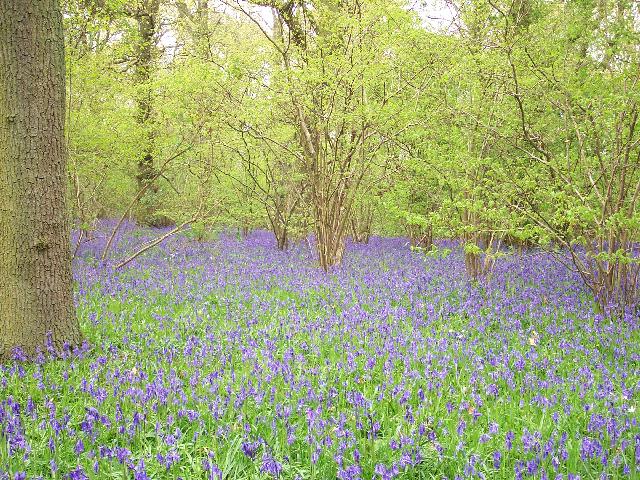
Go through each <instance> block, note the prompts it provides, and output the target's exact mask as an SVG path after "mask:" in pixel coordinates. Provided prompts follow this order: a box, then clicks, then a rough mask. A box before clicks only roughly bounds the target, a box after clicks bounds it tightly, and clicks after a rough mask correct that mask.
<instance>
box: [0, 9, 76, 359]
mask: <svg viewBox="0 0 640 480" xmlns="http://www.w3.org/2000/svg"><path fill="white" fill-rule="evenodd" d="M64 68H65V66H64V38H63V31H62V15H61V13H60V9H59V5H58V1H57V0H38V1H36V0H31V1H28V0H0V199H1V200H0V361H3V360H7V359H8V358H10V357H11V356H12V355H13V352H14V350H15V348H16V347H18V348H20V349H22V351H23V353H24V354H25V355H26V356H27V357H31V356H33V355H35V354H36V353H37V352H38V350H42V351H44V350H45V348H46V347H45V346H46V345H49V349H55V350H56V351H57V352H61V351H62V350H63V348H64V345H65V344H69V346H75V345H78V344H79V343H80V342H81V340H82V338H81V334H80V328H79V325H78V321H77V318H76V316H75V309H74V304H73V292H72V275H71V252H70V241H69V239H70V224H69V219H68V215H67V206H66V198H65V197H66V179H67V175H66V147H65V142H64V118H65V76H64V75H65V74H64V71H65V70H64Z"/></svg>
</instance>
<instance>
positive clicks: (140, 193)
mask: <svg viewBox="0 0 640 480" xmlns="http://www.w3.org/2000/svg"><path fill="white" fill-rule="evenodd" d="M189 150H191V147H187V148H185V149H183V150H180V151H179V152H178V153H176V154H175V155H172V156H171V157H169V158H168V159H167V160H165V161H164V163H163V164H162V166H161V167H160V169H159V170H158V172H157V173H156V174H155V175H154V176H153V178H151V180H150V181H148V182H147V183H146V184H145V185H144V187H142V188H141V189H140V190H139V191H138V194H137V195H136V196H135V197H134V198H133V200H132V201H131V203H130V204H129V206H128V207H127V208H126V209H125V211H124V212H123V213H122V216H121V217H120V220H118V223H117V224H116V226H115V227H114V228H113V231H112V232H111V235H110V236H109V240H107V244H106V245H105V246H104V250H102V255H101V256H100V260H101V261H103V262H104V261H105V260H106V259H107V254H108V253H109V249H110V248H111V244H112V243H113V239H114V238H115V236H116V233H118V230H120V227H121V226H122V223H123V222H124V219H125V218H127V215H129V212H130V211H131V209H132V208H133V207H134V205H135V204H136V203H138V201H139V200H140V199H141V198H142V197H143V195H144V194H145V193H146V192H147V190H148V189H149V188H150V187H151V185H152V184H153V182H155V181H156V180H157V179H158V178H159V177H160V176H161V175H162V174H163V173H164V169H165V167H166V166H167V165H168V164H169V162H171V161H172V160H174V159H176V158H178V157H179V156H181V155H182V154H183V153H186V152H188V151H189Z"/></svg>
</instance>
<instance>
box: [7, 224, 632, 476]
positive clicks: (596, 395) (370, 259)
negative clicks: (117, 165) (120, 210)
mask: <svg viewBox="0 0 640 480" xmlns="http://www.w3.org/2000/svg"><path fill="white" fill-rule="evenodd" d="M107 232H108V229H107V228H106V227H105V228H104V232H103V233H102V237H105V236H106V233H107ZM157 234H158V232H154V231H150V230H143V229H136V228H133V227H132V226H127V227H126V228H125V229H124V230H123V231H122V232H121V234H119V235H118V241H117V245H116V248H115V249H114V251H113V252H112V255H111V258H113V260H112V261H109V262H106V263H101V262H100V261H99V260H98V258H99V252H100V251H101V249H102V246H103V244H104V242H105V239H104V238H102V237H101V238H98V239H97V240H94V241H93V242H89V243H87V244H85V245H84V246H83V247H82V248H81V249H80V251H79V255H78V256H77V258H76V259H75V260H74V273H75V278H76V282H77V285H76V300H77V305H78V315H79V317H80V321H81V323H82V327H83V332H84V333H85V336H86V339H87V342H86V344H85V345H84V346H83V348H82V349H81V350H80V351H76V352H74V353H73V354H69V355H67V358H65V359H62V360H57V361H54V362H44V361H42V362H36V363H31V364H27V363H21V362H16V363H12V364H9V365H6V366H3V367H0V479H2V480H6V479H10V480H14V479H15V480H19V479H26V478H29V479H31V478H34V479H37V478H41V479H48V478H55V479H73V480H77V479H87V478H90V479H98V478H101V479H102V478H104V479H132V480H134V479H135V480H143V479H178V478H181V479H183V480H190V479H273V478H281V479H292V480H293V479H341V480H346V479H351V480H354V479H384V480H387V479H392V478H396V479H431V478H433V479H442V478H450V479H462V478H465V479H470V478H485V479H512V478H525V479H526V478H536V479H546V478H550V479H563V480H569V479H578V478H580V479H583V480H587V479H604V478H640V425H639V424H638V415H639V413H640V319H638V318H635V317H633V316H629V317H627V318H625V319H617V320H615V321H611V320H608V319H605V318H602V316H599V315H597V314H596V313H594V308H593V302H592V301H591V300H590V298H589V295H588V294H587V293H586V292H585V291H584V289H583V287H582V286H581V283H580V281H579V280H578V278H577V277H576V276H574V275H573V274H571V273H568V272H567V271H566V270H565V269H563V267H561V266H560V265H559V264H558V263H557V262H555V261H554V260H553V259H552V258H551V257H550V256H548V255H546V254H542V253H539V252H528V253H525V254H524V255H522V256H519V255H516V254H514V255H507V256H505V257H504V258H502V259H500V261H499V263H498V266H497V269H496V272H495V274H494V276H493V277H492V278H491V279H490V280H489V281H487V282H485V283H484V284H470V283H469V282H468V281H467V280H466V278H465V274H464V261H463V259H462V256H461V254H460V251H459V249H457V248H455V247H454V246H453V245H450V247H451V253H449V254H447V252H448V250H447V249H444V247H445V246H446V245H441V247H442V248H441V249H440V253H438V254H432V255H425V254H424V253H420V252H414V251H411V250H410V249H409V247H408V246H407V242H406V240H405V239H382V238H374V239H372V240H371V242H370V243H369V244H368V245H349V246H348V249H347V253H346V257H345V261H344V263H343V265H342V266H341V267H339V268H336V269H335V270H334V271H333V272H331V273H329V274H325V273H322V272H321V271H319V270H318V268H317V267H316V266H315V264H314V261H313V255H312V253H311V252H310V249H309V244H308V243H307V242H302V243H300V244H299V245H296V246H294V247H292V248H291V250H290V251H288V252H280V251H278V250H277V249H276V248H275V242H274V240H273V238H272V237H271V236H270V235H269V234H268V233H266V232H255V233H252V234H251V235H250V236H249V237H248V238H247V239H239V238H237V237H235V236H233V235H221V236H219V237H218V238H215V239H210V240H208V241H204V242H202V241H196V240H195V239H193V238H191V237H190V236H189V235H179V236H174V237H172V238H171V239H169V240H168V241H166V242H165V243H164V244H163V245H162V246H160V247H157V248H155V249H154V250H151V251H149V252H147V254H145V255H143V256H141V257H139V258H138V259H136V260H135V261H133V262H132V263H130V264H128V265H127V266H126V267H124V268H122V269H120V270H117V271H114V269H113V265H115V263H116V260H121V259H122V258H124V257H125V255H126V253H127V252H131V251H133V250H134V249H135V247H136V245H140V244H142V243H143V242H145V240H148V239H149V238H152V237H153V236H155V235H157Z"/></svg>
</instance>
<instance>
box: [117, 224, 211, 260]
mask: <svg viewBox="0 0 640 480" xmlns="http://www.w3.org/2000/svg"><path fill="white" fill-rule="evenodd" d="M196 220H198V216H195V217H193V218H191V219H190V220H187V221H186V222H183V223H181V224H180V225H178V226H177V227H174V228H173V229H171V230H170V231H168V232H167V233H165V234H164V235H162V236H161V237H158V238H156V239H155V240H153V241H152V242H149V243H147V244H146V245H143V246H142V247H141V248H140V249H139V250H138V251H137V252H135V253H134V254H132V255H131V256H130V257H129V258H127V259H126V260H123V261H122V262H120V263H119V264H118V265H116V266H115V270H118V269H120V268H122V267H124V266H125V265H127V264H128V263H129V262H131V261H132V260H134V259H135V258H137V257H139V256H140V255H142V254H143V253H144V252H146V251H147V250H149V249H150V248H153V247H155V246H156V245H158V244H159V243H162V242H163V241H165V240H166V239H167V238H169V237H170V236H172V235H174V234H176V233H178V232H180V231H182V230H183V229H184V228H185V227H187V226H188V225H191V224H192V223H193V222H195V221H196Z"/></svg>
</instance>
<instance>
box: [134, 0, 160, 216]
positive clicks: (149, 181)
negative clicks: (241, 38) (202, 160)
mask: <svg viewBox="0 0 640 480" xmlns="http://www.w3.org/2000/svg"><path fill="white" fill-rule="evenodd" d="M159 10H160V2H159V0H143V1H142V2H140V5H139V7H138V10H137V11H136V15H135V20H136V22H137V24H138V35H139V39H138V42H139V43H138V49H137V58H136V66H135V77H136V83H137V84H138V98H137V103H138V118H137V120H138V124H139V125H140V126H141V127H142V131H143V132H144V135H145V139H144V145H143V149H142V153H141V156H140V159H139V161H138V173H137V177H136V179H137V181H138V190H139V191H140V190H142V189H145V192H146V193H145V195H144V197H143V198H142V200H141V208H140V211H139V212H138V215H137V217H138V218H137V220H138V222H140V223H143V224H148V225H154V226H164V224H165V222H166V219H164V218H160V217H157V215H156V212H157V210H158V205H157V203H158V201H157V198H156V197H157V193H158V187H157V169H156V167H155V164H154V156H153V151H154V134H153V129H152V125H151V123H152V116H153V96H152V92H151V74H152V71H153V69H154V64H155V60H156V56H157V54H156V49H157V48H156V33H157V32H156V30H157V23H158V15H159Z"/></svg>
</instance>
